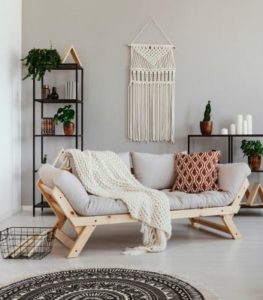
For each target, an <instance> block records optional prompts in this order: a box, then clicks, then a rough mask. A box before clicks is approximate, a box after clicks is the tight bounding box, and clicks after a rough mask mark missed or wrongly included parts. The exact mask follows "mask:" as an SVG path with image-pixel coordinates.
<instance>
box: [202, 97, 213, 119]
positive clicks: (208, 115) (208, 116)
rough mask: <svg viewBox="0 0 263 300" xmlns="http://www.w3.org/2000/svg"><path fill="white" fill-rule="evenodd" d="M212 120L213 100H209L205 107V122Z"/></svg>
mask: <svg viewBox="0 0 263 300" xmlns="http://www.w3.org/2000/svg"><path fill="white" fill-rule="evenodd" d="M210 120H211V101H210V100H209V101H208V103H207V104H206V107H205V112H204V119H203V122H209V121H210Z"/></svg>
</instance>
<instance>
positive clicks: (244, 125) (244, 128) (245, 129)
mask: <svg viewBox="0 0 263 300" xmlns="http://www.w3.org/2000/svg"><path fill="white" fill-rule="evenodd" d="M247 129H248V127H247V120H244V121H243V134H248V131H247Z"/></svg>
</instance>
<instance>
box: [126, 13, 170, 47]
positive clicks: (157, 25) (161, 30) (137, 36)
mask: <svg viewBox="0 0 263 300" xmlns="http://www.w3.org/2000/svg"><path fill="white" fill-rule="evenodd" d="M151 23H153V24H154V25H155V26H156V27H157V28H158V30H159V31H160V32H161V34H162V35H163V36H164V38H165V39H166V40H167V42H168V43H169V44H170V45H172V46H173V47H174V48H175V46H174V44H173V43H172V41H171V39H170V38H169V37H168V35H167V34H166V33H165V31H164V30H163V29H162V28H161V26H160V25H159V23H158V22H157V21H156V20H155V19H154V18H153V17H150V18H149V20H148V21H147V22H146V23H145V24H144V25H143V27H142V29H141V30H140V31H139V32H138V33H137V34H136V36H135V37H134V39H133V40H132V42H131V44H129V45H128V46H131V45H132V44H134V43H135V42H136V40H137V39H138V38H139V36H140V35H141V34H142V33H143V32H144V30H145V29H146V28H147V27H148V26H149V24H151Z"/></svg>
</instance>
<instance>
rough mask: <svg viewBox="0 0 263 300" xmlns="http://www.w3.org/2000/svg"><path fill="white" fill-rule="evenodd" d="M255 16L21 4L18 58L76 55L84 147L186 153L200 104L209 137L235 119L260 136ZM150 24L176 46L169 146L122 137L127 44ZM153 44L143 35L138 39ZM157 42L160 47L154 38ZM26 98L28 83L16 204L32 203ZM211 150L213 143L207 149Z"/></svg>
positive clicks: (213, 9)
mask: <svg viewBox="0 0 263 300" xmlns="http://www.w3.org/2000/svg"><path fill="white" fill-rule="evenodd" d="M262 10H263V2H262V1H260V0H258V1H256V0H250V1H248V0H230V1H229V0H220V1H219V0H198V1H196V0H74V1H73V0H71V1H70V0H45V1H44V0H23V29H22V33H23V38H22V40H23V48H22V52H23V55H25V54H26V53H27V52H28V50H30V49H31V48H33V47H49V43H50V40H51V41H52V43H53V46H54V47H55V48H57V49H58V51H59V52H60V53H63V51H64V49H65V48H66V47H68V46H69V45H71V44H73V45H74V46H75V47H76V49H77V51H78V53H79V56H80V58H81V61H82V63H83V65H84V68H85V88H84V90H85V126H84V127H85V148H90V149H98V150H104V149H110V150H114V151H128V150H133V151H145V152H153V153H165V152H173V151H176V150H184V149H185V148H186V142H187V140H186V135H187V134H188V133H198V132H199V128H198V127H199V121H200V119H201V117H202V114H203V109H204V105H205V103H206V101H207V99H212V104H213V121H214V123H215V130H214V132H215V133H217V132H219V130H220V128H222V127H225V126H228V125H229V124H230V122H232V121H233V120H235V116H236V115H237V114H238V113H243V114H246V113H251V114H253V117H254V120H255V121H254V131H255V132H261V131H262V130H261V126H262V121H261V118H262V117H261V116H262V111H261V108H262V105H261V103H262V99H261V98H262V95H263V84H262V77H263V76H262V72H263V58H262V57H263V38H262V28H263V18H262ZM149 16H154V17H155V18H156V19H157V20H158V22H159V23H160V24H161V26H162V27H163V29H164V30H165V31H166V32H167V34H168V35H169V36H170V38H171V39H172V40H173V41H174V44H175V45H176V47H177V49H176V62H177V75H176V78H177V80H176V105H175V110H176V111H175V117H176V124H175V129H176V142H175V144H174V145H171V144H168V143H148V144H147V143H131V142H129V141H128V140H127V138H126V120H127V117H126V103H127V83H128V66H129V49H128V47H127V46H126V45H127V44H128V43H130V42H131V41H132V39H133V37H134V36H135V35H136V33H137V32H138V31H139V30H140V28H141V27H142V25H143V24H144V23H145V22H146V21H147V19H148V17H149ZM152 35H153V29H150V30H149V33H148V32H146V34H145V35H143V37H142V40H146V41H149V39H150V37H151V38H152V37H153V36H152ZM155 38H156V39H161V37H160V36H159V35H158V34H157V36H155ZM155 41H156V40H153V42H155ZM54 82H55V84H57V85H59V82H57V81H54ZM31 97H32V83H31V80H27V81H25V82H23V87H22V98H23V99H22V104H23V105H22V131H23V134H22V158H23V159H22V187H23V188H22V203H23V204H24V205H25V204H31V201H32V192H31V190H32V189H31V187H32V181H31V167H32V137H31V134H32V98H31ZM49 113H50V114H52V113H53V111H49ZM61 145H62V144H61V143H60V141H59V142H57V143H56V145H55V147H53V148H52V147H48V149H46V150H45V152H49V151H50V155H49V159H50V160H52V158H53V156H54V155H55V154H54V153H55V151H57V149H58V148H59V147H60V146H61ZM69 146H70V145H69ZM219 146H221V144H220V142H219V141H217V140H215V141H214V145H213V147H214V148H215V147H219ZM195 149H199V148H198V147H196V148H195ZM237 150H238V146H237ZM240 158H241V154H240V153H237V159H240Z"/></svg>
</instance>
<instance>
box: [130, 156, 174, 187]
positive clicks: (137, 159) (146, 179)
mask: <svg viewBox="0 0 263 300" xmlns="http://www.w3.org/2000/svg"><path fill="white" fill-rule="evenodd" d="M131 157H132V166H133V173H134V176H135V177H136V179H137V180H138V181H140V182H141V183H142V184H143V185H144V186H147V187H149V188H152V189H169V188H171V187H172V185H173V183H174V179H175V169H174V159H175V154H174V153H172V154H151V153H140V152H132V153H131Z"/></svg>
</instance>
